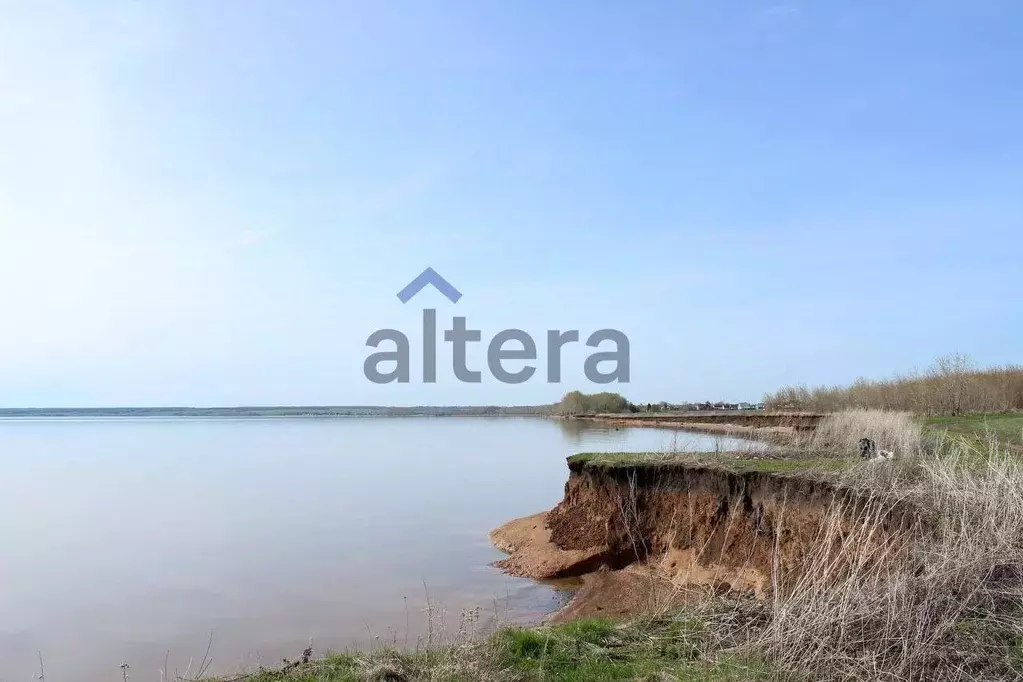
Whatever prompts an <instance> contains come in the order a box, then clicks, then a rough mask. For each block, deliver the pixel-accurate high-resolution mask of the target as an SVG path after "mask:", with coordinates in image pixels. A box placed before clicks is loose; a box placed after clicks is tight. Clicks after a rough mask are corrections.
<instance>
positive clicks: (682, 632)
mask: <svg viewBox="0 0 1023 682" xmlns="http://www.w3.org/2000/svg"><path fill="white" fill-rule="evenodd" d="M707 635H708V632H707V629H706V628H705V627H704V625H703V624H702V623H701V621H699V620H698V619H696V618H692V617H683V616H678V617H675V618H658V619H642V620H634V621H630V622H620V623H615V622H613V621H610V620H602V619H585V620H578V621H574V622H572V623H568V624H565V625H559V626H554V627H536V628H515V629H505V630H500V631H498V632H497V633H496V634H494V635H492V636H491V637H489V638H486V639H484V640H480V641H469V642H465V643H462V644H458V645H452V646H448V647H444V648H437V649H429V650H423V651H418V652H407V651H405V652H403V651H399V650H394V649H381V650H377V651H374V652H370V653H344V654H332V655H330V656H327V657H326V658H324V659H322V660H318V661H310V662H308V663H304V664H303V663H298V664H295V665H292V666H289V667H287V668H286V669H281V670H274V671H269V670H267V671H260V672H257V673H254V674H252V675H250V676H247V677H245V678H244V680H245V682H371V681H372V682H385V681H386V682H402V681H406V680H407V681H412V680H431V681H437V682H441V681H444V682H447V681H451V682H462V681H465V682H476V681H487V680H494V681H497V680H517V681H522V682H531V681H533V680H535V681H537V682H540V681H545V682H554V681H558V682H603V681H612V680H649V681H651V682H653V681H657V682H669V681H677V682H690V681H691V682H696V681H697V680H699V681H701V682H739V681H745V680H754V681H755V680H764V681H767V680H785V679H795V678H786V677H783V676H782V675H781V674H780V673H779V672H778V671H777V670H774V669H772V668H771V667H770V666H768V665H766V664H764V663H761V662H757V661H753V660H748V659H744V658H740V657H738V656H735V655H732V656H729V655H713V654H710V653H708V648H709V647H708V639H707ZM230 679H239V678H225V680H224V681H223V682H229V680H230Z"/></svg>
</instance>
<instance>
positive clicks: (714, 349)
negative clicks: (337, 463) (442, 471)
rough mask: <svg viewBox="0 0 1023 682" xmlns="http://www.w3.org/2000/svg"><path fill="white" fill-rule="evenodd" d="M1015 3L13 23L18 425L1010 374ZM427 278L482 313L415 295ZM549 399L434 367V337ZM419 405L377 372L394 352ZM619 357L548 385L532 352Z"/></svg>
mask: <svg viewBox="0 0 1023 682" xmlns="http://www.w3.org/2000/svg"><path fill="white" fill-rule="evenodd" d="M1021 35H1023V5H1019V4H1018V3H1015V2H1011V1H1008V0H1006V1H991V2H973V3H966V2H962V1H958V2H945V1H941V0H939V1H936V2H928V3H908V2H899V3H892V2H875V1H869V2H857V3H848V2H847V3H839V2H817V3H810V2H752V1H750V2H663V3H660V2H646V3H628V2H621V3H611V2H606V3H584V2H561V3H538V2H443V3H441V2H394V3H371V2H366V3H348V2H333V1H327V0H307V1H296V2H270V1H268V0H245V1H244V2H242V1H241V0H223V1H219V2H215V3H214V2H208V1H205V0H175V1H174V2H170V1H163V0H146V1H145V2H140V1H138V0H130V1H129V0H125V1H119V0H117V1H115V0H93V1H85V0H78V1H71V0H17V1H14V0H0V292H2V298H0V406H56V405H75V406H93V405H96V406H98V405H167V404H172V405H236V404H250V405H251V404H367V403H370V404H423V403H432V404H439V403H444V404H450V403H463V404H481V403H503V404H521V403H536V402H547V401H552V400H556V399H557V398H558V397H560V395H561V394H562V393H564V392H565V391H567V390H570V389H573V388H580V389H583V390H601V389H604V388H611V389H613V390H621V392H623V393H624V394H625V395H627V396H628V397H631V398H633V399H635V400H637V401H644V402H645V401H648V400H660V399H667V400H676V401H682V400H703V399H712V400H713V399H730V400H756V399H759V398H760V397H761V396H762V394H763V393H764V392H765V391H767V390H771V389H773V388H775V387H776V386H778V385H780V384H783V383H795V382H807V383H812V384H816V383H838V382H846V381H850V380H852V379H854V378H856V377H857V376H861V375H864V376H885V375H888V374H890V373H892V372H894V371H897V370H908V369H912V368H913V367H921V366H924V365H927V364H928V363H929V362H930V361H931V360H932V359H933V358H934V357H935V356H937V355H940V354H943V353H947V352H951V351H957V350H958V351H965V352H968V353H970V354H972V355H973V357H974V358H975V359H976V361H977V362H979V363H981V364H988V363H1004V362H1011V361H1019V360H1020V359H1021V357H1020V349H1021V342H1020V338H1021V331H1023V306H1021V304H1020V303H1019V301H1020V300H1021V293H1023V279H1021V277H1020V272H1021V268H1020V265H1019V262H1020V260H1019V259H1020V253H1021V251H1023V236H1021V235H1023V229H1021V228H1023V198H1021V197H1023V192H1021V187H1023V127H1021V126H1020V121H1021V120H1023V42H1021V41H1020V40H1019V38H1020V36H1021ZM427 266H432V267H433V268H434V269H436V270H437V271H438V272H440V273H441V274H442V275H443V276H444V277H446V278H447V279H448V280H449V281H450V282H451V283H452V284H453V285H454V286H455V287H457V288H458V290H459V291H460V292H461V293H462V294H463V298H462V299H461V300H460V301H459V302H458V303H457V304H451V303H450V302H448V301H447V300H446V299H444V298H443V297H442V296H440V294H438V293H437V292H435V291H425V292H423V293H422V294H420V296H419V297H417V298H416V299H415V300H414V301H413V302H410V303H408V304H404V305H403V304H402V303H401V302H400V301H399V300H398V299H397V297H396V296H395V294H396V293H397V292H398V291H399V290H400V289H401V288H402V287H404V286H405V285H406V284H407V283H408V282H409V281H410V280H411V279H412V278H413V277H415V276H416V275H417V274H419V272H421V271H422V270H423V269H424V268H425V267H427ZM424 306H430V307H435V308H436V309H437V311H438V313H437V314H438V320H439V322H440V324H441V325H442V326H443V325H449V324H450V320H451V318H452V316H453V315H459V316H464V317H466V318H467V321H468V326H469V327H472V328H476V329H481V330H482V338H483V343H481V344H475V346H476V348H473V349H471V350H470V353H469V363H470V365H473V367H472V368H473V369H484V370H485V366H486V360H485V344H486V342H487V341H488V340H489V339H490V338H491V337H493V336H494V335H495V334H496V333H497V332H499V331H500V330H503V329H507V328H520V329H523V330H525V331H527V332H529V333H530V334H531V335H532V337H533V338H534V339H536V340H537V345H538V346H539V350H538V354H539V355H540V358H541V359H540V360H538V361H537V362H536V363H534V364H535V365H536V366H537V367H538V371H537V375H536V377H535V378H534V379H533V380H531V381H528V382H526V383H523V384H519V385H516V386H509V385H504V384H501V383H499V382H497V381H495V380H493V379H491V378H490V377H489V375H488V373H487V372H486V371H484V378H483V381H482V383H480V384H463V383H460V382H457V381H455V380H454V379H453V377H452V372H451V359H450V352H451V351H450V347H449V346H448V345H446V344H444V343H441V344H440V346H439V349H438V353H439V360H438V367H439V372H438V374H439V376H438V382H437V383H435V384H424V383H422V381H421V377H419V376H417V373H418V371H419V370H418V368H417V367H418V364H419V362H420V360H419V357H418V355H419V353H420V352H421V349H422V347H423V344H422V342H421V340H420V339H419V336H420V334H421V331H420V325H421V319H420V317H421V315H422V309H423V307H424ZM385 327H393V328H396V329H399V330H402V331H404V332H405V333H406V334H407V335H408V336H409V337H410V343H411V347H412V355H413V358H412V360H413V363H412V381H410V382H409V383H408V384H388V385H376V384H373V383H371V382H369V381H367V380H366V378H365V377H364V376H363V360H364V358H365V357H366V356H367V355H368V353H369V352H371V349H367V347H366V345H365V343H366V339H367V337H368V336H369V335H370V334H371V333H372V332H373V331H374V330H376V329H380V328H385ZM601 328H614V329H618V330H621V331H622V332H624V333H625V334H626V335H627V336H628V338H629V340H630V351H631V381H630V383H629V384H627V385H620V386H619V385H611V386H609V387H608V386H597V385H592V384H589V383H587V381H586V379H585V377H584V375H583V361H584V360H585V358H586V356H587V354H588V353H589V352H590V350H588V349H586V348H585V347H583V346H582V344H575V347H566V348H565V350H564V353H563V359H562V372H563V383H562V384H556V385H552V384H548V383H546V382H545V381H543V376H544V374H545V371H544V369H545V367H546V362H545V355H546V348H545V338H546V331H547V330H552V329H557V330H568V329H578V330H579V331H580V334H581V336H582V338H583V339H584V340H585V338H586V336H587V335H588V334H589V333H591V332H593V331H595V330H597V329H601Z"/></svg>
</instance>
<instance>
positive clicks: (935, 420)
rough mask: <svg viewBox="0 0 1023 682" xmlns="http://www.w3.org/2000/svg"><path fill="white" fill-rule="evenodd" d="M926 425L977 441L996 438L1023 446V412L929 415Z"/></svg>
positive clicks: (1016, 445)
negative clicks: (950, 415) (954, 415)
mask: <svg viewBox="0 0 1023 682" xmlns="http://www.w3.org/2000/svg"><path fill="white" fill-rule="evenodd" d="M924 426H925V427H926V428H927V429H928V430H929V431H937V432H945V433H947V434H949V435H953V436H961V437H965V438H968V439H972V440H975V441H983V442H987V441H988V440H991V439H992V438H994V439H995V440H997V441H998V442H999V443H1003V444H1006V445H1011V446H1014V447H1015V448H1019V447H1020V446H1023V414H1020V413H1015V412H1009V413H994V414H963V415H959V416H957V417H928V418H926V419H925V420H924Z"/></svg>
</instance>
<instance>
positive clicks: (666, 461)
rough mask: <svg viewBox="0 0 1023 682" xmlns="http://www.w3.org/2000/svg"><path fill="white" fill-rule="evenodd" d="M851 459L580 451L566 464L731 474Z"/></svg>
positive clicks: (820, 465)
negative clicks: (683, 468) (705, 469)
mask: <svg viewBox="0 0 1023 682" xmlns="http://www.w3.org/2000/svg"><path fill="white" fill-rule="evenodd" d="M854 461H856V460H854V459H848V460H847V459H838V458H831V457H829V458H821V459H784V458H773V457H757V456H750V454H749V453H744V452H686V453H665V452H581V453H579V454H577V455H572V456H571V457H569V458H568V462H569V464H587V465H590V466H595V467H603V468H608V469H618V468H629V467H635V466H648V467H673V466H699V467H708V468H713V469H720V470H722V471H729V472H733V473H753V472H762V473H777V474H783V473H792V472H796V471H806V470H810V469H828V470H832V469H837V468H839V467H842V466H844V465H846V464H848V463H850V462H854Z"/></svg>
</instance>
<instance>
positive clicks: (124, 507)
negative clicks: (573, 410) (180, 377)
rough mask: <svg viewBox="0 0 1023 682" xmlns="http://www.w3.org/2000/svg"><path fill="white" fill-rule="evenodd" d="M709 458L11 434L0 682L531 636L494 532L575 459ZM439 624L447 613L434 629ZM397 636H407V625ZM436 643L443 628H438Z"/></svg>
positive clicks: (416, 443)
mask: <svg viewBox="0 0 1023 682" xmlns="http://www.w3.org/2000/svg"><path fill="white" fill-rule="evenodd" d="M715 442H716V439H714V438H713V437H708V436H699V435H694V434H676V433H673V432H668V431H659V430H654V429H623V430H614V429H606V428H595V427H592V426H586V427H583V426H582V425H578V424H571V425H566V424H563V423H560V422H557V421H548V420H541V419H478V418H432V419H430V418H423V419H417V418H401V419H386V418H370V419H355V418H352V419H334V420H327V419H322V420H320V419H265V420H260V419H247V420H213V419H182V420H173V419H142V420H129V419H117V420H22V421H16V420H3V421H0V467H2V468H0V542H2V545H0V681H2V682H15V681H17V682H21V681H23V680H25V681H27V680H30V679H34V678H35V677H36V676H37V675H38V674H39V653H37V652H41V653H42V658H43V662H44V665H45V673H46V680H47V682H110V680H115V679H117V680H119V679H120V674H121V671H120V669H119V666H120V664H121V663H129V664H130V665H131V670H130V677H129V679H131V680H139V681H143V680H152V681H154V682H156V681H159V680H160V679H161V673H160V670H161V669H162V668H163V667H164V660H165V658H167V657H168V652H169V658H167V660H168V661H169V666H168V667H169V673H170V674H171V675H173V674H174V672H175V671H177V672H178V673H182V674H183V673H184V672H185V670H186V668H187V667H188V665H189V660H190V659H192V658H195V663H193V667H192V673H193V674H194V673H195V666H196V665H197V664H198V660H199V659H201V658H202V656H203V652H204V651H205V650H206V648H207V644H208V642H209V640H210V634H211V633H212V636H213V639H212V647H211V656H212V659H213V668H212V669H211V672H230V671H236V670H239V669H246V668H251V667H254V666H257V665H259V664H260V663H264V664H273V663H274V662H276V661H279V660H280V659H281V657H283V656H287V657H291V658H293V657H296V656H297V655H298V654H299V653H300V652H301V651H302V649H303V648H305V647H306V646H308V645H309V643H310V641H312V644H313V646H314V648H315V650H316V651H319V652H321V653H322V652H323V651H325V650H327V649H344V648H346V647H350V646H353V645H358V646H363V647H365V646H369V645H370V644H371V643H373V642H380V643H382V642H388V643H390V642H397V643H398V645H403V644H405V643H406V642H408V643H409V644H410V645H411V646H414V645H415V642H416V638H417V637H419V636H421V635H423V634H424V633H425V631H426V629H427V628H426V623H427V617H426V615H425V613H424V612H423V609H424V608H425V606H426V596H427V592H428V594H429V599H430V601H431V603H432V604H433V605H434V606H435V607H437V610H438V612H439V611H440V610H443V611H445V612H446V616H444V623H445V627H446V628H447V629H448V630H449V631H450V632H454V631H457V629H458V623H459V614H460V613H461V612H462V611H464V610H466V609H470V608H473V607H477V606H478V607H481V608H482V617H481V620H482V621H483V625H486V624H487V623H488V622H489V621H492V620H493V618H494V616H495V613H496V614H497V616H499V618H500V619H501V620H503V621H515V620H519V621H521V620H531V619H537V618H539V617H541V616H542V615H543V614H545V613H547V612H549V611H551V610H553V609H555V608H557V607H558V605H559V604H560V603H561V601H562V600H563V598H564V595H563V593H559V592H558V591H557V590H556V589H554V588H552V587H551V586H546V585H538V584H536V583H533V582H530V581H526V580H519V579H515V578H509V577H507V576H505V575H503V574H501V573H500V572H499V571H497V570H496V569H493V568H491V567H490V563H491V562H493V561H495V560H496V559H499V558H501V556H502V554H501V553H500V552H498V551H496V550H494V549H493V548H491V547H490V546H489V544H488V543H487V532H488V531H489V530H491V529H492V528H494V527H496V526H497V525H499V524H501V523H503V522H504V521H507V520H509V519H512V518H515V517H518V516H523V515H526V514H531V513H534V512H537V511H541V510H543V509H547V508H550V507H552V506H554V505H555V504H556V503H557V502H558V501H559V500H560V499H561V495H562V492H563V488H564V484H565V480H566V478H567V475H568V470H567V467H566V465H565V457H567V456H568V455H571V454H573V453H575V452H581V451H587V450H608V451H614V450H670V449H672V448H673V447H685V448H690V449H713V448H714V447H715ZM436 619H440V615H439V614H438V615H437V616H436ZM406 624H407V626H406ZM437 629H439V626H438V628H437Z"/></svg>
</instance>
